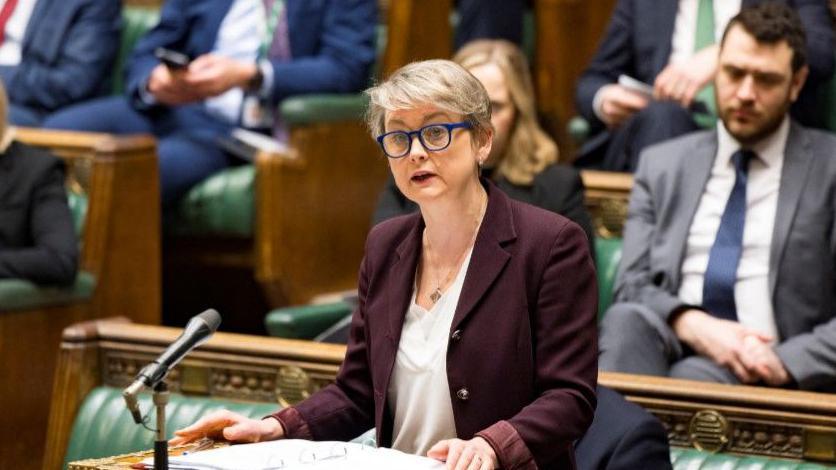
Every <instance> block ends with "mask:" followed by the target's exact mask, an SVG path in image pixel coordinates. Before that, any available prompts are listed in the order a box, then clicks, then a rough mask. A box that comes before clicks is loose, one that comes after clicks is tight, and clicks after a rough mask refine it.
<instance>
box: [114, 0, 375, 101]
mask: <svg viewBox="0 0 836 470" xmlns="http://www.w3.org/2000/svg"><path fill="white" fill-rule="evenodd" d="M232 3H233V0H168V1H167V2H165V4H164V5H163V8H162V11H161V13H160V23H159V24H158V25H157V26H156V27H155V28H154V29H152V30H151V31H149V32H148V33H147V34H146V35H145V36H144V37H143V38H142V39H140V40H139V42H138V43H137V45H136V47H135V48H134V51H133V54H132V55H131V59H130V62H129V64H128V68H127V71H126V73H127V78H126V83H127V92H128V96H130V97H132V98H133V99H132V102H133V103H134V105H135V106H137V107H144V106H145V105H144V104H143V103H142V102H141V100H139V97H138V90H139V88H140V87H141V86H145V83H146V82H147V81H148V77H149V76H150V74H151V70H152V69H153V68H154V67H155V66H156V65H157V64H159V60H158V59H157V58H156V57H155V56H154V50H155V49H156V48H158V47H166V48H168V49H173V50H176V51H179V52H182V53H184V54H186V55H188V56H189V57H191V58H196V57H197V56H199V55H202V54H206V53H209V52H211V51H212V48H213V47H214V46H215V42H216V40H217V35H218V30H219V28H220V26H221V22H222V21H223V19H224V17H225V16H226V14H227V12H228V11H229V8H230V7H231V6H232ZM286 8H287V22H288V35H289V37H290V50H291V55H292V57H293V59H292V60H290V61H288V62H273V69H274V74H273V77H274V81H273V92H272V94H271V96H270V98H271V99H272V100H273V102H278V101H281V100H282V99H283V98H285V97H287V96H289V95H296V94H302V93H315V92H322V91H328V92H349V91H355V90H359V89H361V88H363V87H364V86H365V85H366V83H367V82H368V79H369V72H370V70H371V65H372V63H373V62H374V60H375V35H376V29H377V1H376V0H286Z"/></svg>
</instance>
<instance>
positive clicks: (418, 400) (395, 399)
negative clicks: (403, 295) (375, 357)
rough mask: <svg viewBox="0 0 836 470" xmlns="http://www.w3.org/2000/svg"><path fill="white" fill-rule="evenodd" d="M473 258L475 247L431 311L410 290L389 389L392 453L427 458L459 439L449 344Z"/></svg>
mask: <svg viewBox="0 0 836 470" xmlns="http://www.w3.org/2000/svg"><path fill="white" fill-rule="evenodd" d="M472 254H473V248H472V247H471V248H470V251H469V252H468V254H467V257H465V260H464V262H463V263H462V266H461V267H460V268H459V272H458V274H457V275H456V279H455V280H454V281H453V284H451V285H450V287H449V288H448V289H447V291H445V292H444V294H443V295H442V296H441V298H439V299H438V302H436V304H435V305H433V306H432V308H430V310H426V309H424V308H423V307H421V306H420V305H418V304H417V303H416V302H415V295H416V292H417V288H416V287H413V289H412V301H411V302H410V306H409V310H408V311H407V312H406V318H405V319H404V325H403V331H402V332H401V340H400V343H399V344H398V353H397V357H396V358H395V366H394V368H393V370H392V379H391V381H390V383H389V390H388V398H389V403H390V405H391V406H392V410H393V411H394V416H395V423H394V427H393V430H392V431H393V432H392V436H393V438H392V448H394V449H397V450H400V451H403V452H407V453H410V454H416V455H426V454H427V451H428V450H430V448H431V447H432V446H433V445H434V444H435V443H437V442H438V441H440V440H442V439H453V438H455V437H456V425H455V422H454V420H453V404H452V402H451V400H450V385H449V384H448V383H447V343H448V340H449V338H450V326H451V325H452V324H453V315H454V314H455V312H456V306H457V305H458V303H459V295H460V294H461V291H462V285H463V284H464V278H465V274H466V273H467V267H468V266H469V265H470V256H471V255H472Z"/></svg>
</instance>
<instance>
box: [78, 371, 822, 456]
mask: <svg viewBox="0 0 836 470" xmlns="http://www.w3.org/2000/svg"><path fill="white" fill-rule="evenodd" d="M151 408H152V404H151V397H150V395H148V394H143V396H141V397H140V409H141V410H142V411H143V412H145V411H146V410H149V409H151ZM221 408H226V409H229V410H231V411H234V412H236V413H241V414H243V415H245V416H249V417H251V418H259V417H262V416H266V415H268V414H270V413H273V412H274V411H275V410H276V409H277V408H278V406H277V405H275V404H273V403H255V402H242V401H233V400H219V399H208V398H202V397H186V396H183V395H180V394H172V395H171V401H170V402H169V405H168V408H167V409H166V413H167V417H168V419H167V420H166V426H167V430H168V432H169V434H171V433H172V432H173V430H175V429H180V428H182V427H185V426H187V425H189V424H191V423H193V422H195V421H196V420H197V419H198V418H200V417H201V416H203V415H205V414H206V413H209V412H211V411H213V410H216V409H221ZM149 422H150V423H154V422H155V419H154V417H153V415H152V416H151V419H150V420H149ZM153 440H154V435H153V433H152V432H150V431H148V430H146V429H144V428H142V427H141V426H139V425H137V424H135V423H134V422H133V420H132V419H131V416H130V414H129V413H128V412H127V410H126V409H125V402H124V400H123V399H122V395H121V390H119V389H117V388H113V387H106V386H103V387H97V388H95V389H93V390H92V391H91V392H90V393H89V394H88V395H87V397H86V398H85V400H84V402H83V403H82V404H81V407H80V408H79V410H78V413H77V415H76V418H75V422H74V423H73V427H72V433H71V435H70V442H69V444H68V446H67V453H66V458H65V466H66V464H68V463H70V462H74V461H78V460H84V459H93V458H101V457H107V456H113V455H120V454H128V453H132V452H138V451H142V450H146V449H149V448H152V447H153ZM357 440H361V441H362V442H365V443H370V444H373V442H374V440H373V435H372V434H370V433H366V434H364V435H362V436H360V437H359V438H358V439H357ZM671 462H672V463H673V468H674V469H675V470H680V469H683V470H684V469H688V470H714V469H717V470H719V469H722V470H824V469H827V468H830V467H826V466H823V465H818V464H812V463H806V462H793V461H788V460H780V459H772V458H763V457H751V456H750V457H742V456H734V455H730V454H712V453H709V452H703V451H698V450H694V449H683V448H672V449H671Z"/></svg>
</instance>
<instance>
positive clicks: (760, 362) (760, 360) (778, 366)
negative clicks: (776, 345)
mask: <svg viewBox="0 0 836 470" xmlns="http://www.w3.org/2000/svg"><path fill="white" fill-rule="evenodd" d="M743 347H744V350H745V354H744V355H743V361H744V364H745V365H746V367H747V369H749V370H750V371H752V372H754V373H755V374H757V376H758V377H759V378H760V379H761V380H763V381H764V382H766V383H767V384H768V385H773V386H779V385H785V384H787V383H788V382H789V381H790V374H789V373H788V372H787V369H786V368H785V367H784V363H783V362H781V359H780V358H779V357H778V355H777V354H775V350H774V349H773V348H772V346H770V345H769V343H764V342H763V341H761V340H760V339H759V338H756V337H753V336H747V337H746V338H744V339H743Z"/></svg>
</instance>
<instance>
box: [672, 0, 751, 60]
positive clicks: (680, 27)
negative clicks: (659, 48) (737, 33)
mask: <svg viewBox="0 0 836 470" xmlns="http://www.w3.org/2000/svg"><path fill="white" fill-rule="evenodd" d="M740 3H741V0H714V41H715V42H716V43H717V44H719V43H720V39H721V38H722V36H723V31H725V30H726V25H728V24H729V20H731V19H732V18H733V17H734V15H736V14H737V13H738V12H739V11H740ZM698 10H699V0H679V8H678V9H677V11H676V21H675V22H674V25H673V38H672V40H671V56H670V59H669V60H668V62H669V63H671V64H679V63H682V62H684V61H685V60H687V59H688V58H689V57H691V56H692V55H694V52H696V51H695V50H694V40H695V39H696V36H697V11H698Z"/></svg>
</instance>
